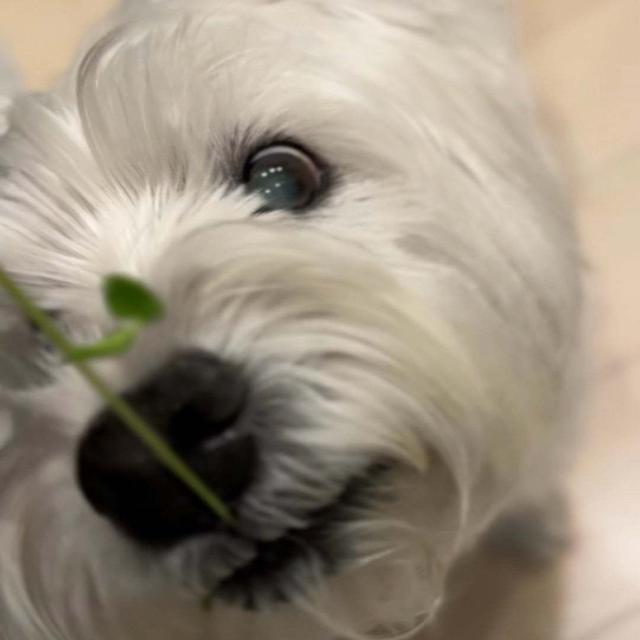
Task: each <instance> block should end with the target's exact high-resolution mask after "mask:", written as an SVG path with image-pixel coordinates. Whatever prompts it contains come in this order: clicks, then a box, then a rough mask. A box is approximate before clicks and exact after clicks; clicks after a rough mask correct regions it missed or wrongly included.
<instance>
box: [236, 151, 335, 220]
mask: <svg viewBox="0 0 640 640" xmlns="http://www.w3.org/2000/svg"><path fill="white" fill-rule="evenodd" d="M244 182H245V185H246V188H247V190H248V191H249V192H250V193H255V194H258V195H260V196H261V197H262V200H263V201H264V206H263V207H262V208H261V209H260V210H259V211H258V213H265V212H267V211H274V210H276V209H287V210H289V211H301V210H302V209H304V208H305V207H308V206H309V205H310V204H312V203H313V201H314V200H315V199H316V197H317V196H318V194H319V193H320V191H321V188H322V182H323V171H322V169H321V168H320V167H319V166H318V163H317V162H316V161H315V160H314V159H313V158H312V157H311V156H310V155H309V154H307V153H305V152H304V151H302V150H301V149H299V148H297V147H294V146H290V145H286V144H277V145H273V146H271V147H266V148H264V149H262V150H261V151H258V152H257V153H256V154H255V155H253V156H252V157H251V158H250V159H249V161H248V162H247V164H246V166H245V172H244Z"/></svg>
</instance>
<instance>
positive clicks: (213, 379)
mask: <svg viewBox="0 0 640 640" xmlns="http://www.w3.org/2000/svg"><path fill="white" fill-rule="evenodd" d="M169 368H170V370H169V371H168V372H167V373H166V374H165V377H166V378H168V380H165V381H164V382H163V383H162V384H164V385H166V387H168V388H167V389H166V393H168V394H174V397H175V402H174V403H173V407H172V408H171V409H170V411H169V415H168V425H167V427H168V438H169V440H170V441H171V443H172V444H173V445H174V446H175V447H177V448H178V449H181V450H190V449H192V448H194V447H197V446H199V445H202V444H203V443H205V442H207V441H211V440H212V439H215V438H218V437H220V436H221V435H222V434H223V433H225V432H226V431H228V430H229V429H231V428H232V427H237V424H238V421H239V419H240V418H241V416H242V413H243V411H244V409H245V407H246V404H247V400H248V386H247V384H246V382H245V377H244V375H243V373H242V371H241V370H240V369H239V368H238V367H236V366H234V365H231V364H227V363H223V362H222V361H220V360H217V359H214V358H212V357H211V356H210V355H208V354H206V353H201V352H198V351H194V352H188V353H186V354H183V355H181V356H179V357H178V358H177V359H176V360H174V361H173V362H172V363H170V365H169ZM169 387H170V388H169Z"/></svg>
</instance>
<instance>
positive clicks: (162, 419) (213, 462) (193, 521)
mask: <svg viewBox="0 0 640 640" xmlns="http://www.w3.org/2000/svg"><path fill="white" fill-rule="evenodd" d="M125 398H126V400H127V401H128V402H129V403H131V405H132V406H133V407H134V408H135V409H136V410H137V411H138V412H139V414H140V415H141V416H143V417H144V418H145V419H146V420H147V421H148V422H149V423H150V424H151V425H153V427H154V428H155V429H156V430H157V431H158V432H159V434H160V435H161V436H163V437H164V438H165V439H166V440H167V441H168V442H169V443H170V444H171V445H172V446H173V448H174V449H175V450H176V451H177V452H178V453H179V454H180V455H181V457H182V458H183V459H184V460H185V461H186V462H187V463H188V464H189V465H190V467H191V468H192V469H193V470H194V471H195V472H196V473H197V474H198V475H199V476H200V477H201V478H202V480H204V482H206V484H207V485H208V486H209V487H210V488H211V489H212V490H213V491H215V492H216V494H217V495H218V496H219V497H220V498H221V499H222V500H223V501H224V502H225V503H226V504H228V505H230V506H233V504H234V503H235V502H236V501H237V500H238V499H239V498H240V497H241V496H242V495H243V493H244V492H245V491H246V490H247V488H248V486H249V485H250V484H251V480H252V475H253V473H254V471H255V467H256V444H255V438H254V435H253V434H252V433H251V428H250V424H249V420H247V419H245V413H246V412H245V409H246V407H247V404H248V401H249V385H248V382H247V380H246V377H245V375H244V374H243V372H242V370H241V369H240V368H239V367H238V366H236V365H234V364H231V363H228V362H225V361H223V360H221V359H219V358H217V357H216V356H214V355H212V354H209V353H206V352H204V351H187V352H183V353H179V354H176V355H174V356H173V357H172V358H171V359H170V360H169V362H167V363H166V364H165V365H164V366H163V367H162V368H161V369H160V370H159V371H157V372H156V373H155V374H154V375H153V377H151V378H150V379H148V380H147V381H145V382H143V383H142V384H141V385H140V386H139V387H138V388H136V389H134V390H133V391H132V392H130V393H128V394H126V395H125ZM77 465H78V467H77V472H78V481H79V484H80V487H81V489H82V491H83V493H84V495H85V496H86V498H87V500H88V501H89V502H90V503H91V505H92V506H93V507H94V508H95V509H96V510H97V511H98V512H99V513H101V514H102V515H104V516H106V517H107V518H109V519H110V520H111V521H112V522H113V523H114V524H115V525H116V526H117V527H119V528H120V529H121V530H123V531H124V532H125V533H126V534H127V535H129V536H130V537H132V538H133V539H135V540H136V541H138V542H141V543H143V544H146V545H151V546H169V545H173V544H176V543H178V542H180V541H182V540H185V539H187V538H190V537H193V536H195V535H198V534H202V533H208V532H212V531H216V530H218V529H220V528H222V523H220V522H219V521H218V519H217V518H216V516H215V514H213V513H212V512H211V511H209V510H208V509H207V507H206V506H204V505H203V504H202V503H201V502H200V499H199V498H197V497H196V496H194V495H193V494H191V493H190V491H189V490H188V489H187V488H186V487H185V486H183V485H182V483H181V482H180V481H179V480H178V479H177V478H175V477H174V476H173V475H172V473H171V472H170V471H168V470H167V469H166V468H165V467H164V466H163V465H162V464H161V463H160V462H159V461H158V460H157V459H156V457H155V456H154V454H153V453H152V452H151V451H150V450H149V449H148V448H147V447H146V446H145V445H144V444H143V443H142V442H141V441H140V440H139V439H138V438H137V437H136V436H135V435H133V434H132V433H131V432H130V431H129V430H128V429H127V428H126V427H125V426H124V425H123V424H122V423H121V422H120V420H119V418H118V417H117V416H116V415H114V414H113V413H112V412H111V411H109V410H105V411H103V412H102V413H101V414H99V415H98V416H97V417H96V418H95V420H94V421H93V422H92V424H91V425H90V427H89V429H88V431H87V433H86V434H85V436H84V438H83V440H82V441H81V443H80V447H79V450H78V458H77Z"/></svg>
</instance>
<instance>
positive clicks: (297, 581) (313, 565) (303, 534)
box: [205, 465, 386, 610]
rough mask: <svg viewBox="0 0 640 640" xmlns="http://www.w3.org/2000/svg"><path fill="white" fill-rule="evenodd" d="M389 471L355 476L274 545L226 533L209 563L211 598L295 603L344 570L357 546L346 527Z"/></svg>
mask: <svg viewBox="0 0 640 640" xmlns="http://www.w3.org/2000/svg"><path fill="white" fill-rule="evenodd" d="M385 470H386V467H383V465H375V466H372V467H371V468H370V469H368V470H367V471H366V473H364V474H362V475H358V476H356V477H354V478H353V479H352V480H350V481H349V482H348V483H347V485H346V486H345V488H344V489H343V491H342V492H341V494H340V495H339V496H338V497H337V498H336V499H335V500H334V501H333V502H332V503H331V504H329V505H327V506H324V507H322V508H320V509H318V510H316V511H315V512H313V513H312V514H310V515H309V516H308V517H307V518H306V520H307V523H308V524H307V525H306V526H305V527H303V528H297V529H290V530H288V531H286V532H285V533H283V534H282V535H281V536H279V537H278V538H276V539H274V540H269V541H259V540H257V539H255V538H252V536H251V535H250V531H249V532H247V533H246V535H243V534H242V533H239V532H234V531H229V532H226V533H225V534H224V537H225V539H226V542H225V543H223V544H221V545H220V544H217V545H215V547H216V548H215V550H214V553H213V554H211V555H210V559H209V560H207V563H209V562H210V563H211V564H212V565H213V567H211V566H210V567H209V568H212V571H211V572H210V573H209V577H208V580H209V584H206V579H205V585H206V587H205V588H206V589H207V596H208V599H211V600H215V599H220V600H222V601H224V602H227V603H228V604H232V605H233V606H239V607H241V608H244V609H249V610H255V609H260V608H262V607H265V606H268V605H272V604H274V603H285V602H290V601H292V600H294V599H295V598H296V597H297V596H300V595H302V594H304V593H305V592H307V591H309V590H310V589H313V587H314V586H315V585H317V583H318V582H319V581H320V580H322V578H323V577H326V576H329V575H331V574H334V573H336V572H337V571H339V570H340V568H341V567H343V566H344V565H345V564H347V563H348V562H349V560H350V558H351V557H352V556H353V543H354V541H353V540H352V539H351V538H350V536H348V535H346V534H345V529H346V525H348V524H349V523H351V522H353V521H354V520H356V519H357V518H358V517H359V515H358V514H361V513H362V510H363V509H367V508H370V507H371V504H372V502H373V501H375V500H378V499H379V498H380V495H379V494H380V491H379V490H378V487H379V486H380V483H379V482H378V479H379V476H380V475H381V473H382V472H383V471H385ZM205 570H206V569H205Z"/></svg>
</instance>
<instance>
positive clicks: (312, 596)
mask: <svg viewBox="0 0 640 640" xmlns="http://www.w3.org/2000/svg"><path fill="white" fill-rule="evenodd" d="M506 4H507V3H506V2H505V1H503V0H472V1H470V0H429V1H427V0H402V1H400V0H155V1H151V0H148V1H147V2H144V1H142V0H140V1H139V2H132V3H130V4H128V5H127V6H126V7H125V8H124V9H123V10H122V11H121V12H120V13H118V14H117V15H116V16H115V17H113V18H112V19H111V20H110V21H109V23H108V24H107V25H106V26H105V28H104V30H103V31H102V32H100V33H99V34H97V37H96V40H95V41H94V44H93V46H91V47H90V48H88V49H87V50H86V51H85V52H83V55H81V56H80V58H79V62H78V64H77V65H76V66H74V68H73V70H72V71H71V73H70V74H69V76H68V78H67V80H66V81H65V82H63V83H62V85H61V86H59V87H58V88H56V90H54V91H51V92H50V93H47V94H41V95H27V96H24V97H20V98H18V99H16V100H15V101H14V102H13V105H12V107H11V109H10V111H9V113H8V125H9V130H8V133H7V134H6V135H5V136H4V138H3V140H2V142H1V143H0V260H1V261H2V264H3V265H4V266H5V267H6V268H7V269H8V270H9V271H10V273H11V274H12V275H13V276H14V277H15V278H16V279H17V280H18V281H19V282H20V283H21V284H22V285H23V286H24V287H25V289H27V290H28V291H29V292H30V293H31V295H32V296H33V297H34V298H35V300H36V301H37V303H38V304H39V305H40V306H41V308H43V309H45V310H46V311H47V312H49V313H50V314H51V315H52V317H54V318H55V319H56V320H57V321H58V322H59V324H60V326H61V327H62V328H63V329H64V330H65V331H66V332H67V333H68V334H69V336H70V337H71V338H73V339H74V340H76V341H81V340H93V339H95V338H96V337H98V336H100V335H102V334H104V333H105V332H107V331H109V330H110V328H111V327H112V324H111V320H110V317H109V315H108V314H107V312H106V311H105V309H104V308H103V305H102V302H101V294H100V284H101V281H102V279H103V277H104V276H105V275H107V274H110V273H113V272H124V273H128V274H132V275H134V276H135V277H137V278H140V279H142V280H144V281H145V282H147V283H148V285H149V286H150V287H151V288H153V289H154V290H155V291H156V292H157V293H158V295H159V296H161V297H162V298H163V300H164V301H165V303H166V306H167V315H166V318H165V319H164V320H163V321H162V322H160V323H158V324H157V325H155V326H154V327H153V328H152V329H150V330H149V331H148V332H146V333H145V334H144V335H143V336H142V338H141V339H140V341H139V343H138V344H137V345H136V347H135V348H134V350H133V351H132V352H131V353H130V354H128V355H127V356H125V357H122V358H119V359H116V360H111V361H105V362H103V364H102V365H101V366H100V370H101V372H102V373H103V375H104V376H105V377H106V378H107V379H108V380H109V382H110V383H111V384H112V385H113V386H114V387H115V389H117V390H118V391H119V392H121V393H123V394H124V395H125V396H126V397H127V398H128V399H129V400H130V402H131V403H132V404H133V405H134V406H135V407H136V408H137V409H138V410H139V411H140V412H141V413H143V414H144V415H145V416H146V417H147V418H148V419H149V420H150V421H151V422H152V423H153V424H154V426H155V427H156V428H157V429H158V430H159V431H160V432H161V433H162V434H163V435H164V436H165V437H166V438H168V439H169V440H170V441H171V442H172V444H173V445H174V446H175V448H176V449H177V450H178V451H179V452H180V453H181V454H182V455H183V456H184V457H185V458H186V459H187V461H189V462H190V463H191V465H192V466H193V468H194V469H195V470H196V471H197V472H198V473H200V475H201V476H202V477H203V479H204V480H206V481H207V482H208V483H209V484H210V486H211V487H212V488H213V489H215V490H216V492H217V493H218V494H219V495H220V496H221V497H222V498H223V499H224V500H225V501H226V503H227V504H228V505H229V507H230V508H231V509H232V511H233V513H234V515H235V517H236V519H237V523H238V524H237V527H228V526H225V525H224V524H222V523H221V522H219V521H218V520H217V519H216V517H215V516H213V515H212V514H210V513H209V512H208V511H207V510H206V508H205V507H202V506H201V505H200V503H199V502H198V501H197V499H196V498H194V497H192V496H191V494H190V493H189V492H188V490H187V489H185V488H183V486H182V485H181V484H180V483H179V482H178V481H177V480H174V478H173V476H171V475H169V473H168V472H165V471H164V470H163V468H161V467H160V466H159V463H157V462H155V461H154V459H153V457H152V456H151V454H150V453H148V452H147V450H146V449H145V448H144V447H143V445H142V444H140V443H139V442H138V441H137V440H136V439H135V438H134V437H133V436H132V435H129V433H128V432H127V431H126V430H125V429H124V428H123V427H122V426H121V425H120V424H119V423H118V421H117V419H116V418H115V417H114V416H113V415H112V414H111V413H110V412H108V411H105V410H104V409H102V408H101V406H100V403H99V401H98V400H97V399H96V397H94V395H93V394H92V393H91V392H90V391H89V390H88V388H87V387H86V385H85V384H84V382H83V381H82V379H81V378H79V377H78V376H77V374H76V373H74V371H73V370H72V369H71V368H70V367H68V366H65V364H64V363H63V362H61V361H60V359H59V358H58V357H57V356H55V355H54V354H52V352H51V350H50V349H49V348H48V347H47V345H46V343H45V342H44V341H43V340H42V338H41V337H40V336H39V335H38V334H37V332H36V331H34V329H33V327H31V326H29V324H28V323H27V322H26V321H25V320H24V318H22V317H21V316H20V315H19V314H18V313H16V311H15V310H14V309H13V307H12V306H11V304H10V303H9V302H8V301H7V300H6V299H4V298H3V300H2V302H1V306H0V312H1V314H0V319H1V327H0V328H1V331H2V336H1V338H0V339H1V348H2V358H1V366H0V371H1V376H0V378H1V385H2V389H3V391H2V398H3V402H4V404H5V407H6V409H7V410H8V411H9V412H10V414H11V420H12V424H13V435H12V436H11V437H10V438H9V440H8V442H6V443H5V445H4V447H3V449H2V452H1V453H0V620H1V621H2V622H1V628H0V637H1V638H2V640H116V639H117V640H141V639H145V638H153V640H173V639H176V638H180V639H181V640H222V639H224V640H249V639H255V640H293V639H297V638H300V637H303V638H305V640H328V639H330V638H337V637H340V638H365V637H398V636H400V635H403V634H408V633H411V632H414V631H416V630H417V629H419V628H420V627H421V626H423V625H424V624H425V623H427V622H428V621H429V620H430V619H431V617H432V616H433V614H434V612H435V611H436V609H437V605H438V604H439V603H440V602H441V600H442V594H443V583H444V578H445V577H446V575H447V572H448V570H449V569H450V568H451V565H452V563H453V562H454V561H455V560H456V558H458V557H459V556H460V554H461V553H463V552H464V551H465V550H467V549H469V548H470V547H471V546H472V545H474V544H475V543H477V542H478V540H479V539H480V537H481V536H482V535H483V534H484V533H486V532H488V531H489V530H490V529H491V528H492V527H493V526H500V527H501V530H502V531H503V532H504V530H505V526H506V525H505V523H507V522H510V523H511V525H513V526H512V527H511V530H512V531H515V530H517V528H518V527H517V526H516V525H521V524H522V523H523V522H525V521H527V522H533V517H534V515H536V514H537V516H539V517H540V518H541V520H540V521H539V524H538V525H536V527H535V528H536V530H537V532H538V538H532V537H531V536H530V532H528V531H525V532H524V533H525V534H526V535H525V537H524V538H522V539H521V540H520V541H519V542H518V541H515V540H514V541H512V542H514V544H515V543H519V544H520V546H522V547H529V551H531V552H540V553H542V552H544V551H545V550H548V548H549V545H550V544H551V542H552V541H553V540H552V538H551V534H552V525H553V524H554V523H553V522H552V521H551V520H550V519H549V517H548V512H549V511H550V509H549V504H550V500H551V498H550V496H552V495H553V494H554V493H555V489H556V485H557V483H558V476H559V468H560V467H561V462H562V458H563V457H564V451H565V450H566V445H565V442H566V441H567V440H568V438H567V434H568V432H569V430H570V429H569V426H570V424H571V422H572V420H571V416H572V409H573V405H574V404H575V402H574V397H575V391H574V386H575V385H574V380H575V378H576V370H577V368H578V367H577V365H576V362H577V361H578V359H579V358H578V357H577V353H578V351H579V349H578V348H577V342H578V340H577V336H578V334H579V323H580V320H579V317H580V306H581V305H580V298H581V295H580V285H579V280H580V277H579V270H580V269H579V264H580V260H579V251H578V249H577V244H576V239H575V236H574V229H573V224H572V220H571V216H570V215H569V214H568V207H567V206H566V202H565V199H564V197H563V192H562V189H561V188H560V186H559V185H558V181H557V179H556V177H555V174H556V171H555V169H554V166H553V162H552V161H551V160H550V159H549V157H548V154H547V152H546V150H545V146H544V143H543V142H542V141H541V138H540V134H539V132H538V130H537V127H536V124H535V122H534V116H533V109H532V106H531V103H530V100H529V97H528V94H527V89H526V86H525V83H524V82H523V81H522V79H521V71H520V69H519V67H518V65H517V63H516V62H515V61H514V60H515V59H516V58H517V54H516V47H515V46H514V44H513V42H512V37H511V30H510V24H509V19H508V16H507V14H508V7H506V6H505V5H506ZM5 439H6V438H5ZM500 523H502V524H500ZM526 536H529V538H528V539H527V538H526ZM205 599H206V600H209V601H210V602H209V603H208V606H204V605H203V600H205Z"/></svg>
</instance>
